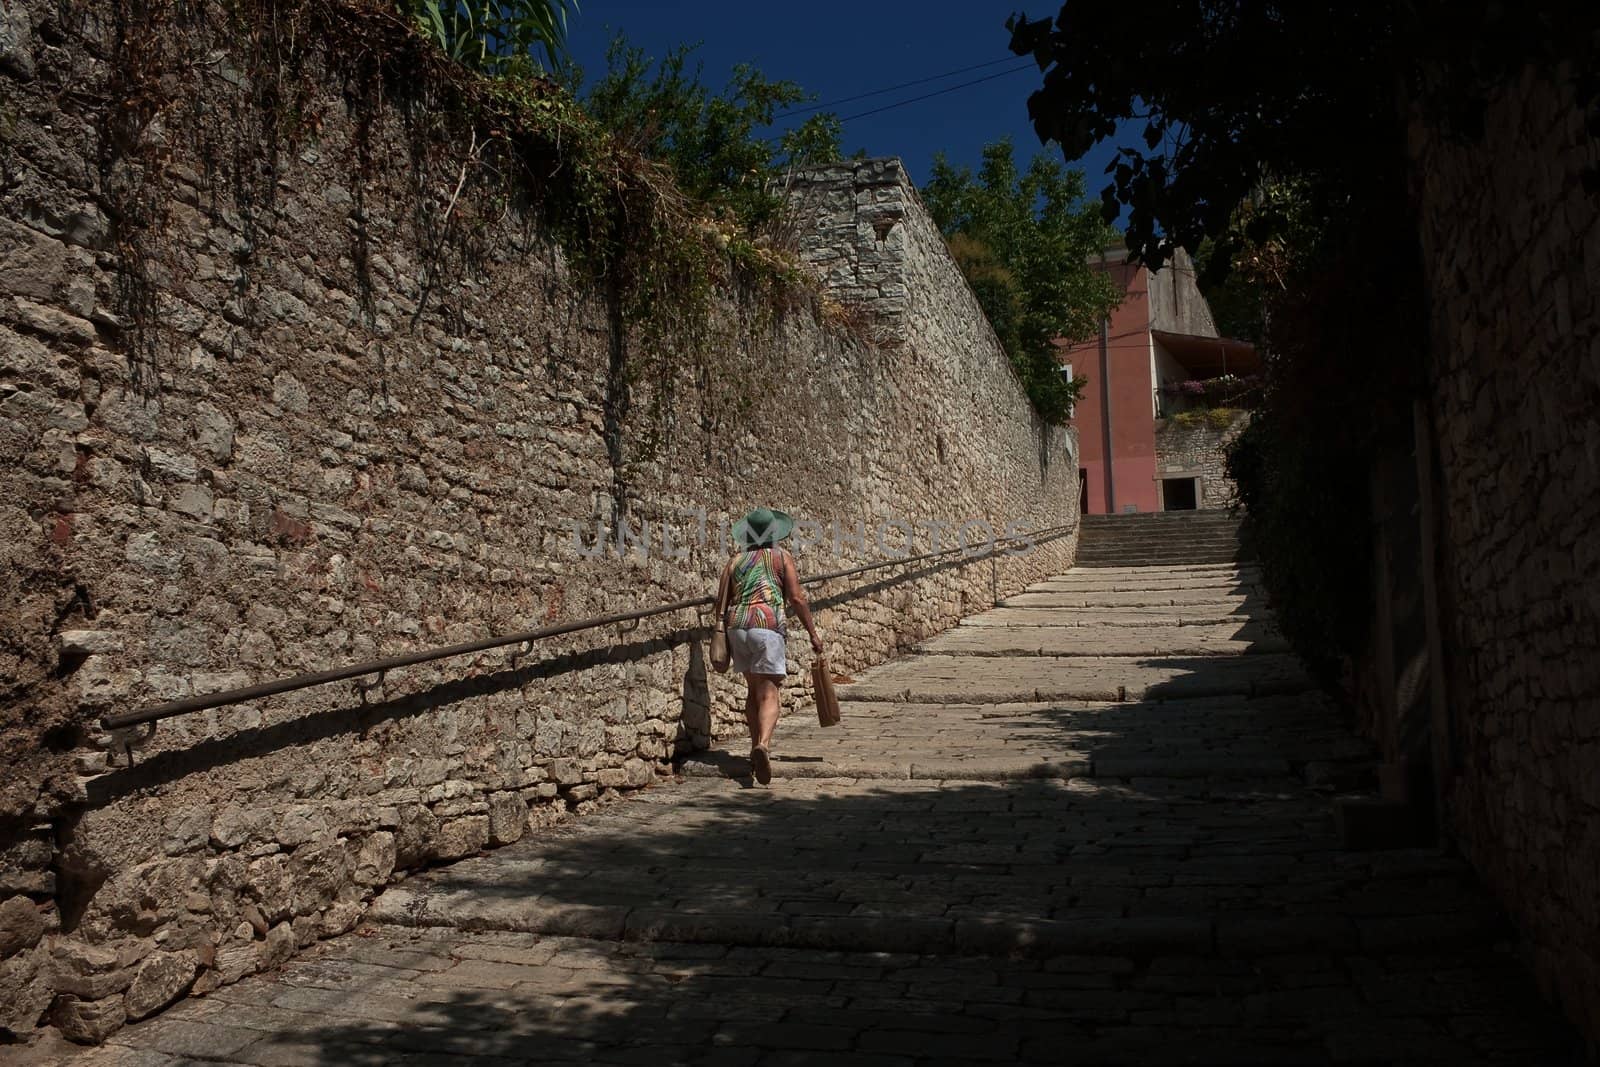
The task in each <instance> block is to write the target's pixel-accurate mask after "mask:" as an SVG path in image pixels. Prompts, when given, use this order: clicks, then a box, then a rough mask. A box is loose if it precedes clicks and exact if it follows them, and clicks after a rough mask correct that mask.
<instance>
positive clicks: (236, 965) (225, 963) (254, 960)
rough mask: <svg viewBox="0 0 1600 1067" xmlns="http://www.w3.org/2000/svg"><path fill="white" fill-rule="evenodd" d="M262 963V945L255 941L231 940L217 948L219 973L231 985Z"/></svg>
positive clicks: (223, 981)
mask: <svg viewBox="0 0 1600 1067" xmlns="http://www.w3.org/2000/svg"><path fill="white" fill-rule="evenodd" d="M260 965H261V947H260V946H259V945H258V944H257V943H256V942H254V941H229V942H227V943H226V944H224V945H223V946H222V947H221V948H219V949H217V975H218V977H219V978H221V979H222V983H223V984H224V985H231V984H232V983H234V982H237V981H238V980H239V979H241V978H243V977H244V976H245V975H247V974H254V973H255V972H256V968H258V967H259V966H260Z"/></svg>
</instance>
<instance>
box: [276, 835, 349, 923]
mask: <svg viewBox="0 0 1600 1067" xmlns="http://www.w3.org/2000/svg"><path fill="white" fill-rule="evenodd" d="M287 877H288V883H289V910H290V911H291V912H292V913H293V914H295V915H308V914H311V913H312V912H316V911H320V910H321V909H323V908H325V907H327V906H328V904H329V903H330V902H332V900H333V899H334V897H335V896H337V895H338V893H339V890H340V889H341V888H343V887H344V886H345V885H346V884H347V883H348V882H349V881H350V856H349V853H348V852H346V850H345V846H344V843H343V842H341V841H325V842H322V843H320V844H312V845H305V846H303V847H301V848H298V849H296V850H295V852H294V855H293V856H291V857H290V858H289V866H288V870H287Z"/></svg>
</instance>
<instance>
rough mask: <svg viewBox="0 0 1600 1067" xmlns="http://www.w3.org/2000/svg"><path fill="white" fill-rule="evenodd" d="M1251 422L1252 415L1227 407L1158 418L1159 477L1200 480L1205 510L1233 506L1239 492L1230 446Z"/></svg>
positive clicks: (1157, 459) (1157, 449)
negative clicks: (1231, 474) (1231, 475)
mask: <svg viewBox="0 0 1600 1067" xmlns="http://www.w3.org/2000/svg"><path fill="white" fill-rule="evenodd" d="M1249 422H1250V414H1249V412H1246V411H1236V410H1230V409H1227V408H1217V409H1214V410H1211V411H1193V412H1188V413H1185V414H1182V415H1178V416H1174V417H1172V418H1166V419H1157V420H1156V477H1157V478H1176V477H1197V478H1199V479H1200V492H1199V494H1198V498H1197V503H1198V506H1199V507H1200V508H1201V509H1202V510H1204V509H1207V508H1228V507H1232V506H1233V505H1234V503H1235V502H1236V501H1237V499H1238V495H1239V491H1238V488H1237V487H1236V486H1235V485H1234V484H1233V479H1231V478H1229V477H1228V447H1229V446H1230V445H1232V444H1233V441H1234V438H1236V437H1238V436H1239V435H1240V434H1241V433H1243V432H1244V428H1245V426H1247V425H1248V424H1249Z"/></svg>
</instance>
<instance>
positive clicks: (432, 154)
mask: <svg viewBox="0 0 1600 1067" xmlns="http://www.w3.org/2000/svg"><path fill="white" fill-rule="evenodd" d="M105 6H106V8H107V9H108V12H109V14H110V16H111V18H110V21H111V23H112V24H113V25H114V26H115V27H116V31H117V32H116V35H115V45H114V48H113V52H114V54H113V56H112V57H111V59H112V63H111V69H112V70H113V72H114V73H113V78H112V82H111V84H110V86H109V87H108V89H109V92H108V101H107V105H106V106H105V107H103V108H102V109H101V111H102V112H104V113H105V115H106V116H107V117H106V119H105V127H106V131H105V132H106V133H107V134H108V136H106V137H105V138H104V143H105V145H106V146H107V147H106V157H105V159H104V160H103V161H102V173H103V178H104V180H103V183H102V184H103V187H104V189H105V190H106V195H107V199H108V201H109V203H110V206H111V208H112V210H111V212H110V214H111V215H112V216H113V219H114V224H115V226H114V228H115V233H116V247H117V250H118V253H119V254H118V260H119V264H120V268H121V270H120V275H121V277H122V278H123V279H124V282H125V287H126V288H127V290H128V295H127V299H125V300H124V301H123V302H122V306H121V310H122V312H123V313H124V315H125V317H126V320H127V321H126V325H127V327H128V330H129V341H130V346H131V347H134V348H138V349H141V350H145V351H147V352H148V353H150V356H151V358H152V359H153V358H154V353H155V352H156V351H157V350H158V349H159V348H160V347H161V345H160V343H159V339H158V338H159V334H158V331H159V329H160V326H159V315H158V314H157V308H156V302H155V296H156V293H155V289H154V287H153V286H152V285H151V284H150V282H149V279H148V277H146V274H145V266H146V265H147V264H149V263H151V262H153V261H157V260H159V259H160V258H161V256H160V247H159V246H160V243H161V241H162V240H163V233H164V231H165V230H167V229H168V227H167V225H166V222H167V220H166V218H165V216H164V215H163V213H162V205H163V204H166V203H169V202H170V199H171V197H170V194H171V191H172V190H171V188H170V187H169V180H168V178H167V177H166V174H167V168H168V163H169V161H170V160H169V156H170V150H169V148H168V147H167V146H168V145H170V144H171V143H173V142H174V141H175V140H177V139H179V138H181V139H183V140H184V141H185V142H186V143H189V144H192V145H195V146H198V147H199V148H200V150H202V151H204V152H207V153H209V154H210V155H211V156H212V157H213V159H214V160H215V161H216V162H217V163H218V164H219V169H220V170H221V171H222V172H223V173H224V175H225V177H226V179H227V180H228V184H229V185H230V186H231V188H230V189H229V191H230V193H231V194H232V197H233V201H234V203H235V204H236V205H238V206H239V207H240V209H241V214H242V215H244V216H245V218H244V222H245V224H246V228H247V231H248V227H249V225H250V224H251V222H252V216H253V215H254V214H255V213H256V212H259V211H265V210H268V209H270V207H271V203H272V197H273V196H274V192H275V190H276V188H277V179H278V176H279V171H280V166H279V161H280V160H284V159H290V158H293V157H294V155H295V154H296V153H298V152H299V151H301V150H302V149H303V148H304V147H305V146H307V145H314V144H315V143H316V141H317V139H318V137H319V136H320V132H321V128H322V124H323V120H324V116H323V115H322V114H321V113H320V112H319V111H318V104H319V99H318V98H319V89H320V87H321V86H340V87H342V88H343V93H344V96H345V98H346V103H347V105H348V107H349V109H350V111H351V114H352V116H353V117H354V119H355V122H356V125H357V138H356V141H357V158H356V160H355V162H354V165H355V167H356V169H357V172H358V176H359V177H360V178H362V179H367V178H370V177H371V176H372V175H373V174H374V172H375V171H376V170H378V169H379V168H380V167H381V166H382V165H383V164H384V162H385V161H384V160H380V159H378V158H375V152H374V146H373V142H374V139H375V133H374V130H375V128H376V123H377V121H378V116H379V115H381V114H384V113H385V109H386V108H387V109H392V110H393V112H394V113H397V114H399V115H400V116H401V117H402V119H403V122H404V124H405V128H406V130H407V136H408V137H409V138H410V140H411V144H410V146H409V147H410V153H411V160H410V163H411V166H412V168H413V170H414V171H415V189H414V191H413V195H412V198H411V199H412V204H411V210H412V213H413V218H412V220H411V225H412V226H413V227H414V229H415V231H416V235H417V238H418V240H417V247H418V248H420V249H422V250H423V254H424V260H425V261H424V262H423V263H422V264H420V269H421V274H422V280H423V285H422V299H421V300H420V301H419V307H418V309H417V311H416V313H415V315H414V316H413V319H414V320H415V319H417V318H420V316H421V314H422V312H423V310H424V309H425V308H427V307H430V306H435V307H436V306H437V305H434V304H430V302H431V301H440V302H446V303H447V302H448V301H449V300H450V299H451V298H450V296H449V295H448V292H449V290H450V289H451V287H450V286H449V285H448V284H447V283H448V281H449V280H450V279H451V278H452V277H454V276H457V275H459V274H460V273H462V272H464V271H466V270H468V269H470V268H471V267H472V266H473V265H474V264H475V263H476V262H481V261H483V260H485V259H487V257H488V256H489V255H490V254H491V252H492V249H491V248H490V242H491V241H492V240H493V239H494V236H495V233H496V230H495V225H496V223H497V222H498V221H500V220H502V219H504V218H505V217H508V216H509V215H510V213H511V212H512V211H514V210H516V211H520V212H521V214H522V215H523V216H524V217H526V218H528V219H529V220H530V221H532V222H535V223H536V224H537V227H538V228H539V229H540V230H542V232H544V233H548V234H549V235H551V236H552V237H553V238H554V240H555V242H556V243H557V245H558V246H559V247H560V248H561V250H562V252H563V253H564V255H565V258H566V260H567V262H568V263H569V264H570V265H571V267H572V268H573V270H574V271H575V272H576V273H577V275H578V277H579V278H581V279H582V280H584V281H585V282H586V283H587V285H588V286H589V287H590V288H591V290H592V291H594V292H597V293H600V294H603V295H604V296H605V298H606V301H607V303H608V306H610V308H611V313H612V317H613V323H614V325H615V326H616V327H618V328H620V329H621V331H622V332H623V333H624V334H625V337H624V338H623V339H622V344H623V346H624V348H623V350H621V351H620V352H614V353H613V364H614V366H613V369H612V370H613V372H612V374H611V377H610V380H609V386H610V392H611V393H612V394H613V396H612V397H611V400H610V401H609V403H610V404H611V406H612V407H613V408H614V409H615V410H614V411H612V412H611V413H610V416H608V418H610V420H611V421H613V422H615V423H617V424H618V425H620V420H621V418H622V417H623V415H624V414H625V413H626V409H627V406H628V404H627V400H626V396H627V394H628V393H629V392H631V391H632V390H633V389H634V388H635V387H638V386H640V385H644V384H651V385H653V388H651V389H650V403H649V406H648V408H647V412H646V413H647V415H648V417H649V418H648V421H649V425H648V427H646V428H645V429H644V430H642V431H641V432H640V435H639V440H638V441H637V442H635V445H636V452H637V454H638V456H639V458H642V459H648V458H649V457H650V456H652V455H654V454H655V452H656V450H657V449H658V448H659V446H660V445H661V444H662V443H663V441H664V440H665V439H666V437H667V436H668V435H670V417H669V416H670V413H671V412H672V411H673V410H674V409H675V407H676V405H675V404H674V396H673V389H674V388H675V386H674V383H675V382H676V381H678V380H679V378H680V374H681V373H682V372H687V373H688V377H689V378H690V379H691V380H700V381H706V380H708V379H711V378H714V377H716V376H715V375H711V374H708V373H707V365H708V360H711V359H712V358H713V357H714V356H715V353H716V351H717V349H718V348H719V346H724V347H725V343H726V342H727V341H728V339H729V338H730V336H731V331H732V330H734V329H736V328H738V327H740V326H749V325H751V324H755V325H757V326H758V327H760V326H762V325H763V324H770V322H771V317H770V314H768V313H767V311H761V312H758V313H756V314H754V315H748V314H746V313H745V312H741V311H737V310H736V311H735V313H734V314H735V317H736V318H738V319H740V320H743V321H739V322H719V319H727V318H728V316H727V315H726V314H720V313H718V311H717V308H718V306H719V303H720V301H721V300H722V298H723V297H724V296H727V295H732V296H734V297H735V298H736V301H737V303H739V304H743V305H747V306H754V307H757V308H762V309H782V308H790V307H796V306H806V307H809V308H810V309H811V310H812V312H813V313H815V314H818V315H822V316H826V315H827V313H828V309H827V307H826V306H825V305H823V304H822V303H821V302H820V301H819V300H818V293H817V286H816V283H815V282H813V281H811V280H810V278H809V276H807V275H805V274H804V273H803V272H802V271H801V270H800V269H799V268H798V266H797V265H796V264H795V263H793V262H791V261H789V260H788V259H786V258H785V257H784V256H783V255H782V254H780V253H778V252H776V251H774V250H773V249H772V248H770V247H767V246H766V244H765V243H764V241H763V240H762V239H759V238H756V237H754V236H752V235H751V234H750V233H749V232H747V231H745V230H743V229H742V227H741V226H740V225H739V224H738V223H737V222H735V221H732V220H731V219H729V218H727V217H718V218H713V217H710V216H709V215H708V214H707V212H706V209H704V208H703V207H701V206H700V205H699V204H697V203H695V202H694V201H692V200H691V199H690V198H688V197H687V196H686V195H685V194H684V193H683V192H682V191H681V190H680V189H679V188H678V187H677V185H676V184H675V182H674V180H673V177H672V174H671V171H670V170H669V169H668V168H667V167H666V166H665V165H664V164H662V163H660V162H656V161H653V160H650V159H647V158H645V157H644V156H643V155H641V154H640V153H639V152H637V151H636V150H634V149H632V148H630V147H629V146H628V145H626V144H624V143H622V142H620V141H619V140H618V139H617V138H616V137H615V136H613V135H612V134H611V133H610V132H608V131H607V130H606V129H605V128H604V127H602V125H601V124H599V123H598V122H596V121H595V120H594V119H592V118H591V117H590V116H589V115H588V114H587V113H586V112H585V111H584V109H583V107H582V106H581V105H580V104H579V103H578V101H577V100H576V99H574V97H573V96H572V94H571V93H570V92H569V91H568V90H566V89H565V88H563V87H562V86H560V85H557V84H556V83H555V82H553V81H551V80H549V79H546V78H543V77H540V76H537V75H532V74H523V75H515V76H507V75H504V74H502V75H501V76H497V77H487V76H484V75H482V74H479V73H476V72H474V71H472V70H469V69H466V68H464V67H462V66H461V65H459V64H456V63H453V62H451V61H450V60H449V58H448V57H447V56H445V55H444V53H442V52H441V51H439V50H438V49H437V48H436V47H435V46H434V45H433V44H432V42H430V41H428V40H427V39H426V38H425V37H424V36H422V35H421V34H419V33H418V32H417V30H416V27H415V24H414V22H413V21H412V20H409V19H407V18H405V17H404V16H403V15H400V14H398V13H397V12H396V11H395V10H394V9H393V8H392V7H391V6H390V5H388V4H384V3H380V2H378V0H370V2H369V0H233V2H231V3H229V2H225V0H187V2H185V0H105ZM86 17H87V16H86ZM216 42H227V48H226V49H214V48H213V47H212V46H213V45H214V44H215V43H216ZM219 55H220V56H221V57H222V58H220V59H219V58H218V57H219ZM219 65H227V66H229V67H230V68H235V67H236V68H238V69H237V74H236V77H235V78H232V79H230V80H234V81H235V82H236V83H237V84H239V85H240V86H241V92H240V94H239V95H240V99H239V100H237V101H228V102H227V103H226V105H225V106H228V107H232V108H233V109H234V111H235V114H233V115H231V116H229V119H230V121H229V122H228V123H226V124H224V125H223V126H222V127H221V128H219V127H218V125H217V123H216V121H215V117H214V116H212V115H211V114H209V112H211V111H212V110H214V109H215V107H216V106H217V101H216V100H215V99H212V98H210V94H207V93H203V92H198V91H196V90H197V89H198V88H199V87H201V86H202V85H203V84H204V82H205V79H206V78H208V77H215V76H216V74H217V73H218V67H219ZM226 95H228V94H224V96H226ZM112 97H114V98H116V99H119V100H121V101H125V102H126V103H125V104H124V106H122V107H120V108H118V107H113V106H111V105H110V98H112ZM153 131H159V132H160V134H161V136H152V135H151V134H152V132H153ZM230 138H231V143H230ZM362 184H363V181H356V182H354V183H353V185H354V186H355V187H356V188H355V190H354V194H355V195H356V197H357V202H356V203H355V204H354V205H353V211H352V219H353V221H354V223H355V226H356V241H357V249H358V252H357V256H356V257H355V258H356V259H357V263H356V268H357V273H358V275H361V276H366V272H367V271H368V270H369V269H370V268H369V263H368V260H369V252H368V249H369V248H370V246H371V245H372V244H373V243H374V242H375V241H376V240H377V237H376V236H375V235H372V234H370V233H369V232H367V229H366V226H367V222H366V213H365V210H364V204H363V203H362V202H361V200H360V197H361V196H362V194H361V191H360V187H361V186H362ZM439 188H444V189H449V190H451V191H452V195H451V196H450V197H449V198H448V199H447V200H444V201H443V202H440V198H439V197H438V196H437V195H436V192H435V191H436V190H437V189H439ZM242 244H243V249H242V251H241V252H240V253H239V255H238V262H236V263H235V264H233V265H232V269H233V270H234V271H235V273H236V276H237V279H238V280H237V282H236V288H237V290H238V292H237V293H236V296H237V298H238V300H239V302H240V305H241V307H242V308H243V310H241V312H240V315H241V317H243V318H245V319H248V318H249V315H250V311H249V304H248V297H249V288H250V284H251V273H250V267H251V264H250V257H251V255H252V251H253V242H252V241H251V240H250V239H249V237H248V233H247V236H246V239H245V240H244V241H243V242H242ZM445 313H446V316H447V321H448V316H449V314H450V309H448V308H446V309H445ZM367 314H368V317H369V319H370V318H371V316H372V315H373V311H372V309H371V308H370V307H368V308H367ZM629 345H631V346H632V348H633V349H634V350H633V351H629V350H628V347H627V346H629ZM620 459H621V456H620V450H619V449H617V448H613V460H614V461H620Z"/></svg>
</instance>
